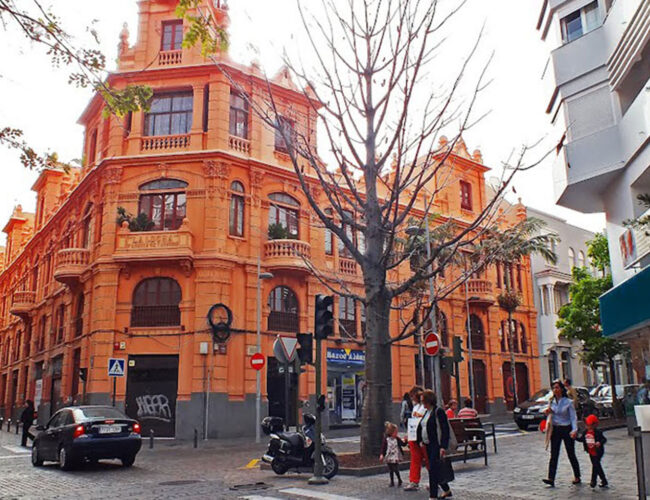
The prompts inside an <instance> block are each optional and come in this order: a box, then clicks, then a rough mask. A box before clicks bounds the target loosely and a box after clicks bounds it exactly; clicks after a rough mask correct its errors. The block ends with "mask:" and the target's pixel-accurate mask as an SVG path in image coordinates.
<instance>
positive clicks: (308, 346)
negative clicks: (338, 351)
mask: <svg viewBox="0 0 650 500" xmlns="http://www.w3.org/2000/svg"><path fill="white" fill-rule="evenodd" d="M313 345H314V336H313V335H312V334H311V333H299V334H298V359H299V360H300V364H301V365H306V364H309V365H311V364H312V363H313V362H314V358H313Z"/></svg>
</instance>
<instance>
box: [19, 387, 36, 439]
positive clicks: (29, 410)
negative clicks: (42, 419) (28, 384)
mask: <svg viewBox="0 0 650 500" xmlns="http://www.w3.org/2000/svg"><path fill="white" fill-rule="evenodd" d="M20 421H21V422H22V424H23V438H22V441H21V443H20V446H22V447H23V448H27V438H29V439H31V440H32V441H34V435H33V434H32V433H31V432H29V428H30V427H31V426H32V424H33V423H34V402H33V401H32V400H31V399H28V400H26V401H25V408H24V409H23V412H22V413H21V414H20Z"/></svg>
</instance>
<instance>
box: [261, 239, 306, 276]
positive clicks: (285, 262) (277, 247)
mask: <svg viewBox="0 0 650 500" xmlns="http://www.w3.org/2000/svg"><path fill="white" fill-rule="evenodd" d="M310 259H311V245H310V244H309V243H307V242H305V241H300V240H269V241H267V242H266V243H264V265H265V266H266V267H267V268H268V269H286V270H291V271H303V272H309V265H308V264H307V261H309V260H310Z"/></svg>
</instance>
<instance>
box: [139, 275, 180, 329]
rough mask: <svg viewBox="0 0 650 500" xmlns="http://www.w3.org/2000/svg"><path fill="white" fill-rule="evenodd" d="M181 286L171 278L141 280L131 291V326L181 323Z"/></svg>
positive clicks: (174, 324)
mask: <svg viewBox="0 0 650 500" xmlns="http://www.w3.org/2000/svg"><path fill="white" fill-rule="evenodd" d="M180 302H181V287H180V285H179V284H178V283H177V282H176V280H173V279H171V278H148V279H145V280H142V281H141V282H140V283H138V285H137V286H136V287H135V291H134V292H133V309H132V311H131V326H176V325H180V324H181V310H180V308H179V304H180Z"/></svg>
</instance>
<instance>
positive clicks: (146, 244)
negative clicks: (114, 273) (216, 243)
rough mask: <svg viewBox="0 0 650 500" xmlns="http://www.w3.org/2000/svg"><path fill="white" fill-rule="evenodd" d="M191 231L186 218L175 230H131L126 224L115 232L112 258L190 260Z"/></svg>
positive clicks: (119, 259)
mask: <svg viewBox="0 0 650 500" xmlns="http://www.w3.org/2000/svg"><path fill="white" fill-rule="evenodd" d="M193 258H194V251H193V249H192V232H191V231H190V229H189V222H188V220H187V219H184V220H183V223H182V224H181V227H180V228H179V229H177V230H176V231H138V232H131V231H130V230H129V227H128V224H127V223H126V222H125V223H124V225H123V226H122V227H121V228H120V229H119V230H118V232H117V240H116V243H115V253H114V254H113V259H115V260H116V261H120V262H130V261H147V262H149V261H183V262H187V261H190V262H191V261H192V260H193Z"/></svg>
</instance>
